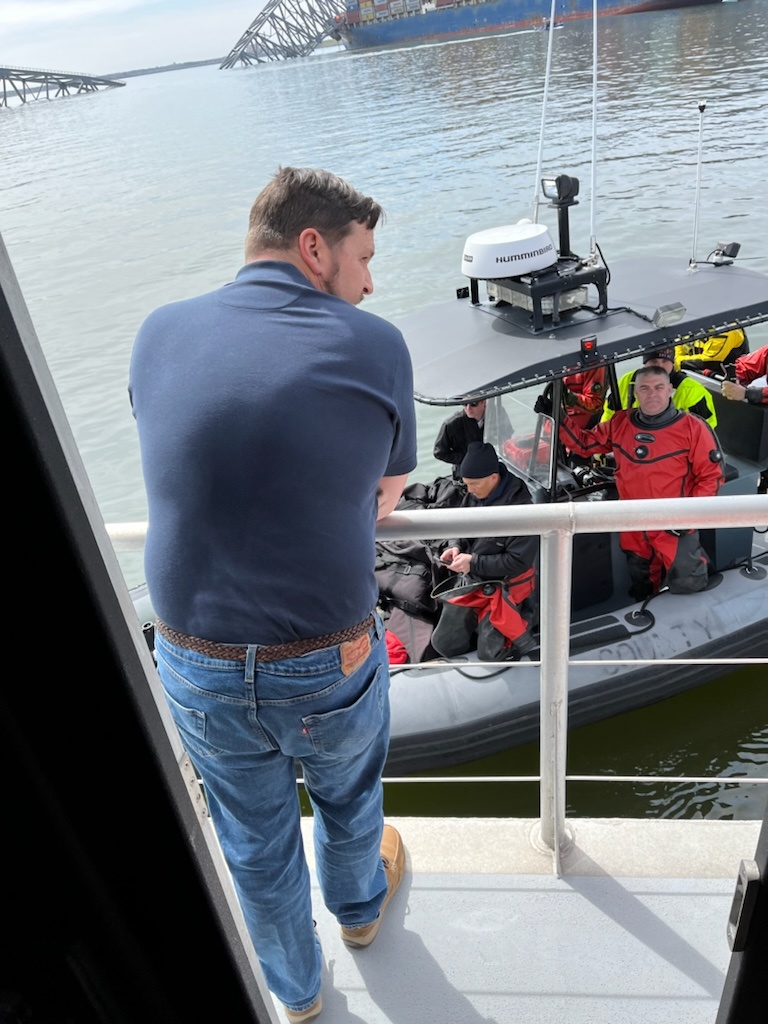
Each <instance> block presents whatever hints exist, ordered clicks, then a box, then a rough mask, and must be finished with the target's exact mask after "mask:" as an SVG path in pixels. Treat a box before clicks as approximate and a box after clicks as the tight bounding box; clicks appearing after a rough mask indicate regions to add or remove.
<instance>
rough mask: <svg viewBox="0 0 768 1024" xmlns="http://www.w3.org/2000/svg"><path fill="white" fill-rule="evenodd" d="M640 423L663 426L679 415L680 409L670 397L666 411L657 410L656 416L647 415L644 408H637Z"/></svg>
mask: <svg viewBox="0 0 768 1024" xmlns="http://www.w3.org/2000/svg"><path fill="white" fill-rule="evenodd" d="M635 412H636V414H637V419H638V422H639V423H642V424H646V425H647V426H649V427H663V426H664V424H665V423H671V421H672V420H673V419H674V418H675V416H677V413H678V409H677V408H676V407H675V405H674V403H673V402H672V400H671V399H670V402H669V405H668V406H667V408H666V409H665V410H664V412H657V413H656V414H655V415H654V416H646V414H645V413H644V412H643V410H642V409H636V410H635Z"/></svg>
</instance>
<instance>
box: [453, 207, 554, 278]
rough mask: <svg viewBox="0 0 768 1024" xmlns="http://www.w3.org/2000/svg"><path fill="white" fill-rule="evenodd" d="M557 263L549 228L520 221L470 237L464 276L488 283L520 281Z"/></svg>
mask: <svg viewBox="0 0 768 1024" xmlns="http://www.w3.org/2000/svg"><path fill="white" fill-rule="evenodd" d="M556 262H557V250H556V249H555V245H554V242H553V241H552V238H551V236H550V234H549V231H547V229H546V227H544V225H543V224H532V223H531V222H530V221H521V222H520V223H519V224H507V225H505V226H504V227H500V228H488V229H487V231H478V232H476V233H475V234H474V235H470V236H469V238H468V239H467V240H466V242H465V243H464V254H463V256H462V257H461V272H462V274H464V275H465V276H466V277H475V278H479V279H481V280H485V281H487V280H493V279H494V278H497V277H520V276H521V275H522V274H530V273H533V271H535V270H544V269H545V268H546V267H551V266H552V264H553V263H556Z"/></svg>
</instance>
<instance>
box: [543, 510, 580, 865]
mask: <svg viewBox="0 0 768 1024" xmlns="http://www.w3.org/2000/svg"><path fill="white" fill-rule="evenodd" d="M572 555H573V534H572V533H569V532H566V531H564V530H556V531H553V532H551V533H546V534H543V535H542V538H541V575H540V582H541V593H540V600H541V751H540V772H541V794H540V800H541V812H540V813H541V840H542V842H543V843H544V845H545V846H547V847H548V848H549V849H550V850H552V851H553V852H554V855H555V864H556V869H557V870H558V871H559V857H560V850H561V847H562V844H563V839H564V836H565V766H566V751H567V735H568V658H569V653H570V642H569V641H570V619H571V563H572V561H573V558H572Z"/></svg>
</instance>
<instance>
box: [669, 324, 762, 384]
mask: <svg viewBox="0 0 768 1024" xmlns="http://www.w3.org/2000/svg"><path fill="white" fill-rule="evenodd" d="M747 352H749V343H748V342H747V336H746V334H745V333H744V331H742V330H735V331H727V332H726V333H725V334H713V335H712V336H711V337H709V338H707V339H706V340H705V341H693V342H686V343H684V344H682V345H676V346H675V369H676V370H692V371H694V372H695V373H705V374H707V376H709V375H710V374H718V375H721V376H727V374H728V370H729V369H730V368H731V367H733V365H734V364H735V362H736V360H737V359H738V358H739V357H740V356H743V355H746V353H747Z"/></svg>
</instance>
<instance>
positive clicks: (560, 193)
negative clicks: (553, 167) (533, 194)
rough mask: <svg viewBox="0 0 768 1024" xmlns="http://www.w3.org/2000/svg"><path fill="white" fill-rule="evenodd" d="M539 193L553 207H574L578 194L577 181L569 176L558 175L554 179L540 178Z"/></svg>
mask: <svg viewBox="0 0 768 1024" xmlns="http://www.w3.org/2000/svg"><path fill="white" fill-rule="evenodd" d="M541 191H542V193H543V194H544V198H545V199H549V201H550V202H551V203H552V205H553V206H576V204H577V203H578V199H577V198H576V196H577V195H578V194H579V179H578V178H572V177H571V176H570V174H558V175H557V176H556V177H555V178H542V179H541Z"/></svg>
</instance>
